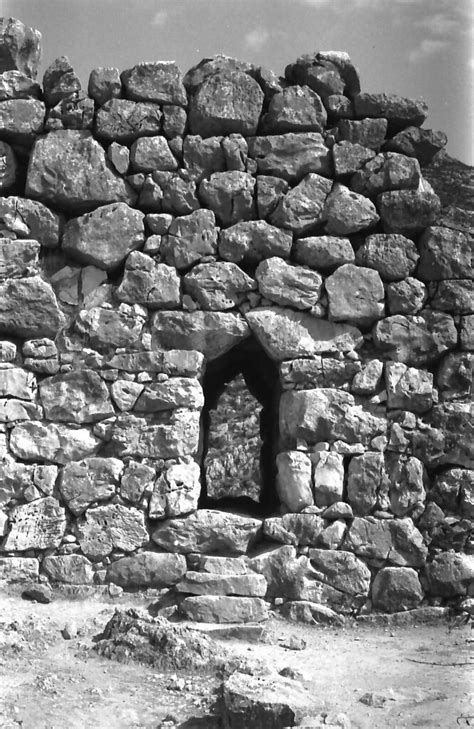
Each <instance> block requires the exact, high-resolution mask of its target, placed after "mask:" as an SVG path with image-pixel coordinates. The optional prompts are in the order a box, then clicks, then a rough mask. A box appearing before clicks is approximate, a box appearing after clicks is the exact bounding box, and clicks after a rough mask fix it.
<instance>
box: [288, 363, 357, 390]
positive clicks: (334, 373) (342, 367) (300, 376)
mask: <svg viewBox="0 0 474 729" xmlns="http://www.w3.org/2000/svg"><path fill="white" fill-rule="evenodd" d="M359 371H360V362H358V361H357V360H353V359H348V358H346V359H336V358H334V357H319V356H317V355H314V356H313V358H312V359H293V360H286V361H285V362H282V363H281V365H280V382H281V384H282V387H283V389H284V390H293V389H295V390H309V389H311V388H314V387H341V386H342V385H345V384H347V383H348V382H350V381H351V380H352V378H353V377H354V375H355V374H356V373H358V372H359Z"/></svg>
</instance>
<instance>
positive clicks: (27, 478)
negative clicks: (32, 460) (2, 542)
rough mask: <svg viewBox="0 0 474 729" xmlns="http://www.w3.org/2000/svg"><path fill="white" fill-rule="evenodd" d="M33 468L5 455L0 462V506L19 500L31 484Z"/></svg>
mask: <svg viewBox="0 0 474 729" xmlns="http://www.w3.org/2000/svg"><path fill="white" fill-rule="evenodd" d="M32 469H33V466H29V465H28V466H27V465H26V464H25V463H18V462H17V461H16V460H15V459H14V458H12V457H11V455H9V454H8V455H7V454H5V456H4V457H3V458H2V460H1V461H0V506H4V505H5V504H8V502H9V501H10V499H12V498H14V499H21V498H22V497H23V493H24V492H25V490H26V489H28V488H29V487H30V486H31V484H32V478H33V470H32ZM2 536H3V535H2Z"/></svg>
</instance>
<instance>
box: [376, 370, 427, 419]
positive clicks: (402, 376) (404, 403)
mask: <svg viewBox="0 0 474 729" xmlns="http://www.w3.org/2000/svg"><path fill="white" fill-rule="evenodd" d="M385 383H386V388H387V401H388V407H389V408H398V409H400V410H410V411H411V412H413V413H423V412H426V411H427V410H429V409H430V408H431V406H432V405H433V375H432V373H431V372H428V371H427V370H420V369H418V368H416V367H407V366H406V365H405V364H403V362H387V364H386V365H385Z"/></svg>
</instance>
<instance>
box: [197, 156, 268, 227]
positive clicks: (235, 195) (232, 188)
mask: <svg viewBox="0 0 474 729" xmlns="http://www.w3.org/2000/svg"><path fill="white" fill-rule="evenodd" d="M254 188H255V178H254V177H253V176H252V175H250V174H249V173H247V172H239V171H237V170H233V171H231V172H213V174H212V175H211V177H210V178H209V180H202V182H201V183H200V185H199V196H200V198H201V200H202V201H203V203H204V204H205V205H206V206H207V207H209V208H210V209H211V210H212V211H213V212H214V213H215V215H216V217H217V220H218V221H219V222H220V223H221V225H224V226H229V225H233V224H234V223H238V222H241V221H242V220H251V219H252V218H254V217H255V205H254V199H253V196H254Z"/></svg>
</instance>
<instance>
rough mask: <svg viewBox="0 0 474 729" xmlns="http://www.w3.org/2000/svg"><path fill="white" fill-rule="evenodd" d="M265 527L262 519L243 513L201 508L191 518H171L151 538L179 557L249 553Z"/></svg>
mask: <svg viewBox="0 0 474 729" xmlns="http://www.w3.org/2000/svg"><path fill="white" fill-rule="evenodd" d="M261 524H262V523H261V521H260V520H259V519H253V518H251V517H247V516H240V515H239V514H231V513H227V512H225V511H214V510H211V509H199V510H198V511H195V512H194V513H193V514H190V515H189V516H185V517H182V518H177V519H167V520H166V521H164V522H163V523H162V524H160V525H159V526H158V527H157V528H156V529H155V530H154V532H153V533H152V535H151V537H152V539H153V541H154V542H155V543H156V544H158V545H159V546H160V547H162V548H163V549H166V550H169V551H172V552H178V553H179V554H188V553H189V552H199V553H204V554H213V553H221V552H222V553H224V554H226V553H227V554H229V555H232V554H245V553H246V552H247V550H248V548H249V546H250V545H251V544H252V543H253V542H254V541H255V539H256V538H257V535H258V533H259V531H260V528H261Z"/></svg>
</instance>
